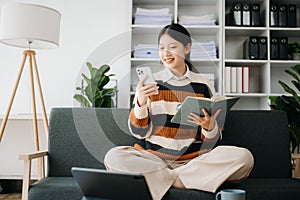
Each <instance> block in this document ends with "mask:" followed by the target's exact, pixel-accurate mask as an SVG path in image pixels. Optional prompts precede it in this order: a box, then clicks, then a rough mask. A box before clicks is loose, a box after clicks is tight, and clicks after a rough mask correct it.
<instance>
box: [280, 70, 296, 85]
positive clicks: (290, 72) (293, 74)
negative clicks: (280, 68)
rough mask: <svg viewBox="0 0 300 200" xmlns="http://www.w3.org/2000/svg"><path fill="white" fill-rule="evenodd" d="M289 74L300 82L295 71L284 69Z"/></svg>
mask: <svg viewBox="0 0 300 200" xmlns="http://www.w3.org/2000/svg"><path fill="white" fill-rule="evenodd" d="M284 71H285V72H286V73H287V74H289V75H290V76H292V77H293V78H294V79H295V80H297V81H298V82H299V81H300V80H299V78H298V75H297V74H295V73H294V72H292V71H290V70H284Z"/></svg>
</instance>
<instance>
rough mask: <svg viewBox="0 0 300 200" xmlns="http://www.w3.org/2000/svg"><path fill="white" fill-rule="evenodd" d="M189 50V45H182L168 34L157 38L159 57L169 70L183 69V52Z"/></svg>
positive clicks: (185, 52)
mask: <svg viewBox="0 0 300 200" xmlns="http://www.w3.org/2000/svg"><path fill="white" fill-rule="evenodd" d="M189 52H190V45H187V46H186V47H185V46H183V44H182V43H181V42H178V41H177V40H175V39H174V38H172V37H171V36H169V35H168V34H164V35H162V37H161V38H160V40H159V57H160V59H161V61H162V63H163V64H164V65H165V66H166V67H168V68H169V69H170V70H180V69H185V54H188V53H189Z"/></svg>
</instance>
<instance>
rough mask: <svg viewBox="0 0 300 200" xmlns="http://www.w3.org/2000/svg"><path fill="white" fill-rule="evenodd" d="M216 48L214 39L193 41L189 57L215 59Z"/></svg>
mask: <svg viewBox="0 0 300 200" xmlns="http://www.w3.org/2000/svg"><path fill="white" fill-rule="evenodd" d="M215 58H217V48H216V44H215V42H214V41H209V42H199V43H193V44H192V48H191V59H215Z"/></svg>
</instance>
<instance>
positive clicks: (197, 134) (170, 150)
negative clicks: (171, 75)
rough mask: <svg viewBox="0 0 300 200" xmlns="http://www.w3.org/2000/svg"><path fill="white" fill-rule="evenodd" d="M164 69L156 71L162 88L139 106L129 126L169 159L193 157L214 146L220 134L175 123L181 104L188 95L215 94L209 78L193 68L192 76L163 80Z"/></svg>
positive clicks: (146, 147) (152, 149)
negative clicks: (145, 103)
mask: <svg viewBox="0 0 300 200" xmlns="http://www.w3.org/2000/svg"><path fill="white" fill-rule="evenodd" d="M164 71H165V70H162V71H161V72H158V73H157V74H154V77H155V79H156V82H157V85H158V86H159V92H158V94H157V95H152V96H150V97H149V99H148V102H147V105H145V106H142V107H139V106H137V105H135V107H134V108H133V109H132V110H131V112H130V116H129V129H130V131H131V133H132V135H133V136H135V137H137V138H139V139H144V141H145V143H144V145H143V146H141V145H138V144H136V145H135V148H137V149H140V150H146V151H149V152H151V153H153V154H156V155H158V156H159V157H161V158H163V159H166V160H189V159H192V158H194V157H196V156H198V155H201V154H202V153H204V152H207V151H208V150H209V149H211V148H212V147H213V145H214V144H215V142H216V140H217V139H218V136H215V137H212V138H209V137H206V136H205V135H204V134H203V131H201V127H198V126H187V125H180V124H175V123H172V122H171V121H170V120H171V118H172V117H173V116H174V114H175V113H176V108H177V106H178V105H179V104H180V103H182V102H183V100H184V99H185V98H186V97H187V96H197V97H208V98H211V97H212V96H215V90H214V88H213V87H212V86H211V85H210V83H209V81H208V80H206V79H204V78H203V77H202V76H201V75H199V74H196V73H193V72H189V74H190V77H191V79H189V78H186V79H184V80H175V79H169V80H167V81H166V82H164V81H163V75H164Z"/></svg>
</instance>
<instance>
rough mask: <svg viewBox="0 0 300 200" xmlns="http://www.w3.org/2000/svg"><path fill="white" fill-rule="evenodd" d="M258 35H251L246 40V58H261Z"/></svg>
mask: <svg viewBox="0 0 300 200" xmlns="http://www.w3.org/2000/svg"><path fill="white" fill-rule="evenodd" d="M258 39H259V37H258V36H249V38H248V39H247V40H246V41H245V42H244V58H246V59H251V60H256V59H258V58H259V49H258Z"/></svg>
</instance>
